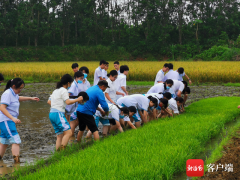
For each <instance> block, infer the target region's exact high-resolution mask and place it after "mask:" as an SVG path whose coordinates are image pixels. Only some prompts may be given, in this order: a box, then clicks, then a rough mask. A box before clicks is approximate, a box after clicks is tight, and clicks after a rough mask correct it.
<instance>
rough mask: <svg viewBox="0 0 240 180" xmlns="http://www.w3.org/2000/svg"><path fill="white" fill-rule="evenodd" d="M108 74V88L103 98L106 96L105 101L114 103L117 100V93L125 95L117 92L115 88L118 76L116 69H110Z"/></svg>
mask: <svg viewBox="0 0 240 180" xmlns="http://www.w3.org/2000/svg"><path fill="white" fill-rule="evenodd" d="M108 76H109V78H108V79H107V82H108V86H109V88H107V89H106V91H105V92H104V93H105V98H106V101H107V103H111V104H115V103H116V101H117V95H121V96H125V94H124V93H122V92H118V91H117V90H116V86H115V80H116V79H117V77H118V73H117V71H116V70H112V71H111V72H110V73H109V74H108Z"/></svg>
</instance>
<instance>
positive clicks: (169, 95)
mask: <svg viewBox="0 0 240 180" xmlns="http://www.w3.org/2000/svg"><path fill="white" fill-rule="evenodd" d="M163 97H165V98H167V100H169V99H171V98H172V94H171V93H170V92H166V93H164V94H163Z"/></svg>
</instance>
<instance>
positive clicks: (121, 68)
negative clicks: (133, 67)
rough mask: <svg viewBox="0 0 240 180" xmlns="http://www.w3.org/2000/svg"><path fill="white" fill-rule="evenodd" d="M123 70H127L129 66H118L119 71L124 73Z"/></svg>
mask: <svg viewBox="0 0 240 180" xmlns="http://www.w3.org/2000/svg"><path fill="white" fill-rule="evenodd" d="M124 71H129V68H128V66H127V65H122V66H121V67H120V73H124Z"/></svg>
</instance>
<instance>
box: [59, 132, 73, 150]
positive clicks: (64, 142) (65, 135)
mask: <svg viewBox="0 0 240 180" xmlns="http://www.w3.org/2000/svg"><path fill="white" fill-rule="evenodd" d="M71 136H72V131H71V130H70V129H69V130H67V131H64V132H63V138H62V144H61V145H63V146H67V144H68V141H69V138H70V137H71Z"/></svg>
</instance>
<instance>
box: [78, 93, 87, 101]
mask: <svg viewBox="0 0 240 180" xmlns="http://www.w3.org/2000/svg"><path fill="white" fill-rule="evenodd" d="M79 96H82V97H83V100H84V101H88V100H89V96H88V94H87V93H86V92H84V91H81V92H80V93H79V94H78V97H79Z"/></svg>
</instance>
